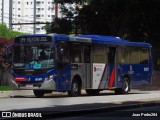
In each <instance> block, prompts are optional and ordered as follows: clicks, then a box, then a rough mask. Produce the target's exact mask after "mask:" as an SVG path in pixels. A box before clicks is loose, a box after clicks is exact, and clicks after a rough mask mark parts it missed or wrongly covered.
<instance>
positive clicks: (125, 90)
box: [114, 77, 130, 94]
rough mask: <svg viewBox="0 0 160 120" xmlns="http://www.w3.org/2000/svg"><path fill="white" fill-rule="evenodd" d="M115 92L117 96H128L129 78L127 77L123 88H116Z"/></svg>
mask: <svg viewBox="0 0 160 120" xmlns="http://www.w3.org/2000/svg"><path fill="white" fill-rule="evenodd" d="M114 91H115V94H127V93H128V92H129V91H130V82H129V78H128V77H125V78H124V81H123V86H122V88H116V89H115V90H114Z"/></svg>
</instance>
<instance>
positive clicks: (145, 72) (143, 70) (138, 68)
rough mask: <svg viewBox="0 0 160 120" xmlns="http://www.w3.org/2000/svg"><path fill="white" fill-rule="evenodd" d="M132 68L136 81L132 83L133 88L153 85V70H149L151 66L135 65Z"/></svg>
mask: <svg viewBox="0 0 160 120" xmlns="http://www.w3.org/2000/svg"><path fill="white" fill-rule="evenodd" d="M131 67H132V70H133V71H134V79H133V80H132V81H131V85H132V86H133V87H134V86H141V85H146V84H150V83H151V71H150V70H151V69H150V68H149V64H133V65H131Z"/></svg>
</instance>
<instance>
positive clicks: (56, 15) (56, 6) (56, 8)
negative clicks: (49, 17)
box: [55, 2, 58, 18]
mask: <svg viewBox="0 0 160 120" xmlns="http://www.w3.org/2000/svg"><path fill="white" fill-rule="evenodd" d="M55 17H56V18H58V2H55Z"/></svg>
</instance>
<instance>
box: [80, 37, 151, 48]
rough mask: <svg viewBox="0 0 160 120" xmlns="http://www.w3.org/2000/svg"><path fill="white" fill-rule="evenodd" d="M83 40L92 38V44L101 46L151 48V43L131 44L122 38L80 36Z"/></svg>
mask: <svg viewBox="0 0 160 120" xmlns="http://www.w3.org/2000/svg"><path fill="white" fill-rule="evenodd" d="M79 37H81V38H90V39H91V42H92V43H100V44H115V45H131V46H146V47H151V45H150V44H149V43H145V42H130V41H128V40H124V39H122V38H120V37H114V36H102V35H80V36H79Z"/></svg>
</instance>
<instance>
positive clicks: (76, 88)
mask: <svg viewBox="0 0 160 120" xmlns="http://www.w3.org/2000/svg"><path fill="white" fill-rule="evenodd" d="M80 94H81V84H80V82H79V80H77V79H75V80H73V82H72V86H71V90H70V91H68V95H69V96H72V97H76V96H79V95H80Z"/></svg>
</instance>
